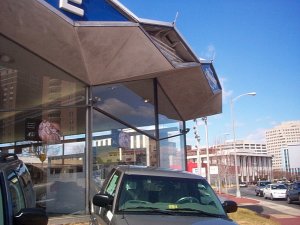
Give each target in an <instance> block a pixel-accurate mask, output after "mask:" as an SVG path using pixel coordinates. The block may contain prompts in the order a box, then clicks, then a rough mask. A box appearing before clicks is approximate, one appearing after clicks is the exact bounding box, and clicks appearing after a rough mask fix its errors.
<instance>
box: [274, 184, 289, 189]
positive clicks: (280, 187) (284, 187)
mask: <svg viewBox="0 0 300 225" xmlns="http://www.w3.org/2000/svg"><path fill="white" fill-rule="evenodd" d="M271 188H272V189H286V186H285V185H272V186H271Z"/></svg>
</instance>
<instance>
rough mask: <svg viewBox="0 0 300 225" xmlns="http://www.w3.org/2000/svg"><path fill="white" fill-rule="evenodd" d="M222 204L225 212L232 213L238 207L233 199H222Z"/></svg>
mask: <svg viewBox="0 0 300 225" xmlns="http://www.w3.org/2000/svg"><path fill="white" fill-rule="evenodd" d="M222 206H223V208H224V210H225V212H226V213H233V212H236V211H237V209H238V206H237V204H236V202H235V201H229V200H227V201H224V202H223V204H222Z"/></svg>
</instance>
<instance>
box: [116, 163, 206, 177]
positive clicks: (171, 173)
mask: <svg viewBox="0 0 300 225" xmlns="http://www.w3.org/2000/svg"><path fill="white" fill-rule="evenodd" d="M116 169H117V170H119V171H121V172H122V173H124V174H129V175H147V176H164V177H178V178H189V179H204V178H203V177H201V176H199V175H196V174H193V173H190V172H187V171H182V170H172V169H166V168H160V167H147V166H132V165H120V166H118V167H116Z"/></svg>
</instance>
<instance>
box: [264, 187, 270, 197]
mask: <svg viewBox="0 0 300 225" xmlns="http://www.w3.org/2000/svg"><path fill="white" fill-rule="evenodd" d="M264 193H265V198H270V197H271V185H270V184H268V185H267V186H266V187H265V189H264Z"/></svg>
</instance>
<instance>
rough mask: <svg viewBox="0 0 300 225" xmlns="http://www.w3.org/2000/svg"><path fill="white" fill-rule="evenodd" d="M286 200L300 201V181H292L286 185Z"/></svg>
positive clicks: (289, 201)
mask: <svg viewBox="0 0 300 225" xmlns="http://www.w3.org/2000/svg"><path fill="white" fill-rule="evenodd" d="M286 200H287V202H288V203H289V204H290V203H292V202H293V201H300V181H298V182H294V183H293V184H291V185H290V186H289V187H288V189H287V192H286Z"/></svg>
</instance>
